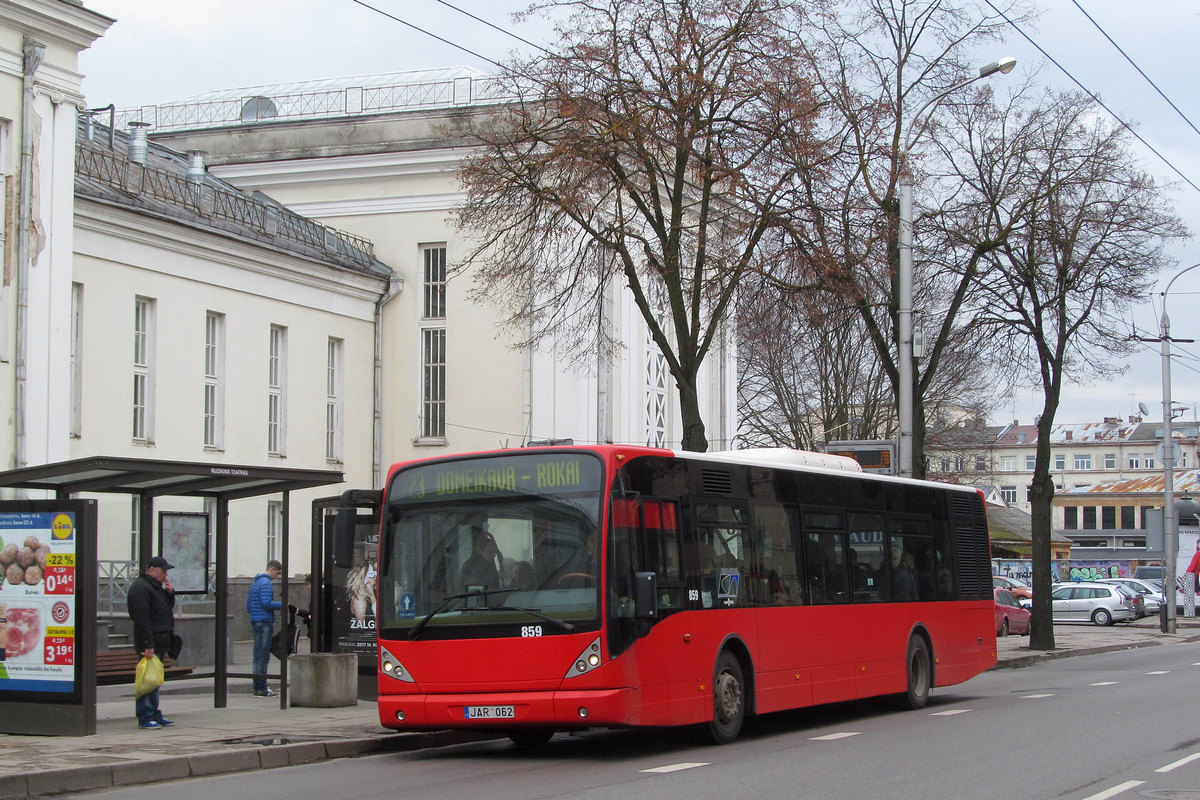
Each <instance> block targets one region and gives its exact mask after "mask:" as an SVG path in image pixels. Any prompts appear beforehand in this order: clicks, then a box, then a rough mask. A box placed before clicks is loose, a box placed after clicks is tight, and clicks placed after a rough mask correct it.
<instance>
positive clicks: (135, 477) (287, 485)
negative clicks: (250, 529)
mask: <svg viewBox="0 0 1200 800" xmlns="http://www.w3.org/2000/svg"><path fill="white" fill-rule="evenodd" d="M343 480H344V478H343V476H342V473H341V472H339V471H337V470H317V469H293V468H284V467H252V466H241V465H236V464H214V463H210V462H188V461H157V460H152V459H140V458H115V457H108V456H94V457H90V458H81V459H77V460H74V461H60V462H57V463H54V464H45V465H43V466H38V467H23V468H21V469H14V470H8V471H7V472H0V486H6V487H11V488H14V489H42V490H46V491H51V492H55V493H56V494H57V495H58V496H60V497H62V496H67V495H70V494H74V493H76V492H102V493H118V494H137V495H145V496H160V495H171V496H184V497H224V498H225V499H227V500H237V499H240V498H244V497H258V496H259V495H264V494H278V493H281V492H288V491H294V490H298V489H309V488H314V487H317V486H326V485H328V484H332V483H341V482H342V481H343Z"/></svg>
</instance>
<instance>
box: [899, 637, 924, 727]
mask: <svg viewBox="0 0 1200 800" xmlns="http://www.w3.org/2000/svg"><path fill="white" fill-rule="evenodd" d="M904 663H905V665H906V666H905V672H906V673H907V675H908V690H907V691H906V692H905V693H904V694H902V695H899V696H898V697H897V699H898V700H899V701H900V706H901V708H908V709H912V710H913V711H916V710H917V709H921V708H924V707H925V704H926V703H928V702H929V690H930V689H931V688H932V686H933V668H932V666H931V665H930V659H929V645H927V644H926V643H925V639H923V638H922V637H920V636H913V637H912V638H910V639H909V640H908V652H907V654H906V656H905V659H904Z"/></svg>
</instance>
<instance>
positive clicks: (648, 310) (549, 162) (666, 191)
mask: <svg viewBox="0 0 1200 800" xmlns="http://www.w3.org/2000/svg"><path fill="white" fill-rule="evenodd" d="M538 8H540V9H541V10H551V11H563V10H566V11H569V12H571V13H572V16H571V17H570V18H569V20H568V21H567V22H566V23H564V24H562V25H561V26H560V28H559V35H560V38H559V41H558V43H557V45H556V46H555V47H554V49H553V50H552V51H548V52H546V53H545V54H544V55H539V56H537V57H535V58H533V59H531V60H528V61H525V62H521V63H515V64H513V65H511V66H510V67H508V68H507V70H506V82H507V85H508V89H509V91H510V92H511V93H513V94H515V95H517V96H518V97H519V101H518V102H513V103H508V104H501V105H500V106H498V110H497V120H496V124H495V125H494V126H493V127H491V128H490V129H489V130H487V131H485V132H484V133H482V134H481V136H480V140H479V143H480V148H479V151H478V153H477V155H475V156H474V157H473V158H471V159H470V161H469V163H468V164H467V165H466V167H465V170H464V173H463V176H464V182H465V187H466V190H467V200H466V203H465V205H464V206H463V207H462V209H461V211H460V212H459V213H458V222H459V224H460V225H461V226H462V227H463V228H464V229H466V230H467V231H468V232H469V233H471V234H472V235H473V236H474V242H476V243H477V246H476V247H474V249H473V250H471V252H470V253H469V254H468V257H467V259H466V263H465V264H463V265H460V267H464V266H467V265H472V266H474V267H475V268H476V275H477V281H478V286H479V293H480V294H482V295H485V296H486V297H487V298H488V299H490V300H493V301H494V300H497V299H499V300H502V301H504V302H507V303H508V304H509V308H510V312H511V313H510V316H509V321H510V323H512V325H513V327H514V330H516V331H519V332H520V334H521V335H522V337H523V338H524V342H523V343H528V342H531V341H536V340H538V339H540V338H541V337H544V336H548V335H556V336H558V338H559V339H560V341H561V340H562V339H569V340H572V341H575V342H578V343H579V345H580V346H587V347H594V346H597V345H598V346H605V343H604V342H603V341H600V342H597V341H596V340H597V331H602V328H601V326H599V325H598V324H597V315H598V314H600V313H601V312H600V309H601V307H602V304H601V302H600V298H601V296H602V295H603V293H604V292H605V291H607V287H609V286H610V285H614V284H615V283H616V282H621V283H624V284H625V285H626V286H627V287H628V290H629V292H630V294H631V295H632V299H633V301H634V303H635V304H636V306H637V308H638V309H639V311H640V312H641V315H642V318H643V319H644V320H645V323H646V325H647V327H648V329H649V331H650V335H651V337H652V338H653V340H654V342H655V344H656V345H657V347H658V348H659V350H660V351H661V352H662V353H663V355H664V356H665V358H666V361H667V365H668V368H669V370H670V373H671V375H672V377H673V378H674V381H675V384H676V386H677V389H678V393H679V406H680V412H681V416H682V421H683V427H684V433H683V447H684V448H685V449H689V450H705V449H707V446H708V441H707V437H706V435H705V425H704V421H703V419H701V415H700V407H699V395H698V386H697V376H698V373H699V370H700V368H701V365H702V364H703V362H704V360H705V358H706V357H707V356H708V354H709V351H710V349H711V347H712V345H713V343H714V341H715V339H716V337H717V336H718V333H719V331H720V329H721V326H722V325H723V324H724V323H725V322H726V320H727V317H728V314H729V312H730V310H731V304H732V302H733V299H734V296H735V292H736V290H737V288H738V286H739V284H740V282H741V281H742V278H743V277H744V276H745V275H746V274H748V273H749V272H752V271H755V270H762V269H765V268H766V265H767V264H769V263H770V261H771V260H772V259H773V258H774V253H775V245H774V242H775V241H777V240H776V239H774V238H773V237H771V236H769V235H768V234H769V233H770V232H771V231H773V230H774V229H776V228H778V227H779V226H780V225H781V224H782V221H783V220H785V219H789V218H794V216H795V213H794V211H795V210H794V208H793V207H792V203H793V200H794V196H793V193H792V192H791V191H790V187H791V185H792V182H793V180H794V176H795V175H796V174H797V172H798V171H799V170H801V169H803V165H802V164H800V163H797V161H796V158H795V157H796V154H797V153H803V152H805V151H806V150H807V149H808V148H810V147H811V142H812V141H813V137H812V135H811V133H812V132H811V126H812V124H813V119H814V116H815V113H816V108H815V103H814V100H813V93H812V91H811V82H810V79H809V77H808V76H807V75H806V74H805V72H804V69H805V66H804V65H805V62H804V60H803V59H802V58H801V57H800V52H799V49H798V44H797V41H798V40H797V36H796V34H795V31H797V30H800V29H801V28H802V27H803V25H804V19H803V10H802V7H801V5H800V4H799V3H797V2H792V1H791V0H546V2H543V3H541V4H539V6H538ZM656 301H657V302H656ZM658 306H661V308H662V309H663V312H661V313H660V312H659V311H658V310H657V307H658ZM602 335H603V334H602V333H601V338H602Z"/></svg>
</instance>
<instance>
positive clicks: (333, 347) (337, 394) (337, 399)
mask: <svg viewBox="0 0 1200 800" xmlns="http://www.w3.org/2000/svg"><path fill="white" fill-rule="evenodd" d="M343 344H344V343H343V342H342V340H341V339H334V338H333V337H330V339H329V344H328V346H327V348H326V355H325V460H326V461H336V462H340V461H341V460H342V381H343V380H344V377H343V374H342V373H343V372H344V369H343V366H342V362H343V358H344V355H345V354H344V353H343Z"/></svg>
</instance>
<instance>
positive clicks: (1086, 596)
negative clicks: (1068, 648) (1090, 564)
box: [1050, 582, 1145, 625]
mask: <svg viewBox="0 0 1200 800" xmlns="http://www.w3.org/2000/svg"><path fill="white" fill-rule="evenodd" d="M1050 599H1051V603H1050V605H1051V607H1052V609H1053V610H1052V615H1053V619H1054V621H1055V622H1092V623H1094V624H1096V625H1112V624H1113V623H1114V622H1130V621H1132V620H1135V619H1137V618H1138V617H1140V616H1141V615H1142V612H1141V610H1140V608H1139V607H1144V605H1145V603H1144V602H1143V601H1141V598H1140V596H1137V595H1134V594H1133V593H1132V592H1131V591H1129V590H1128V589H1126V588H1125V587H1124V586H1119V585H1115V584H1111V583H1091V582H1076V583H1056V584H1054V586H1053V588H1052V591H1051V594H1050Z"/></svg>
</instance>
